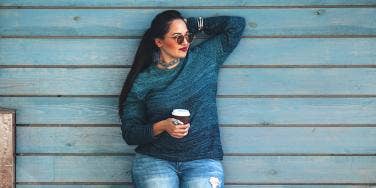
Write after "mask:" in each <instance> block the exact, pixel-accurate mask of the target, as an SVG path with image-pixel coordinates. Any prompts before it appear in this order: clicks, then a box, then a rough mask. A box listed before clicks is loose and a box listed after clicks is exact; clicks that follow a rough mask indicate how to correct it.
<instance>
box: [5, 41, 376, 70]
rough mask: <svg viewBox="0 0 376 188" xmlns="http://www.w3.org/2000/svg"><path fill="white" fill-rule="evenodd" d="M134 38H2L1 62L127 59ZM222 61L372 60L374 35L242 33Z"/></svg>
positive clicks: (108, 62) (364, 62) (302, 62)
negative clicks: (253, 35)
mask: <svg viewBox="0 0 376 188" xmlns="http://www.w3.org/2000/svg"><path fill="white" fill-rule="evenodd" d="M200 41H201V40H199V39H197V41H196V43H198V42H200ZM138 43H139V39H37V38H35V39H27V38H22V39H19V38H2V39H0V49H1V50H0V61H1V65H59V66H62V65H86V66H91V65H106V66H111V65H113V66H119V65H131V64H132V61H133V56H134V54H135V53H136V49H137V46H138ZM224 65H278V66H283V65H376V38H243V39H242V40H241V41H240V43H239V45H238V47H237V48H236V49H235V50H234V52H233V53H232V54H231V55H230V56H229V57H228V59H227V60H226V62H225V63H224Z"/></svg>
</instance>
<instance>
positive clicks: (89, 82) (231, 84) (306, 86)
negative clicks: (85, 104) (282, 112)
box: [0, 68, 376, 95]
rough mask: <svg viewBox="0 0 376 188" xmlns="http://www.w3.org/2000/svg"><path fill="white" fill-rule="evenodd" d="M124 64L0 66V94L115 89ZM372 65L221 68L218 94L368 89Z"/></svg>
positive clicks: (373, 89) (374, 72)
mask: <svg viewBox="0 0 376 188" xmlns="http://www.w3.org/2000/svg"><path fill="white" fill-rule="evenodd" d="M128 72H129V69H128V68H103V69H98V68H93V69H90V68H77V69H75V68H3V69H0V95H25V94H26V95H119V94H120V90H121V88H122V84H123V82H124V80H125V78H126V75H127V74H128ZM375 78H376V69H374V68H346V69H345V68H330V69H328V68H287V69H286V68H257V69H247V68H222V69H221V70H220V74H219V83H218V95H362V94H363V95H372V94H375V93H376V79H375Z"/></svg>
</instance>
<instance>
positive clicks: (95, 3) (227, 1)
mask: <svg viewBox="0 0 376 188" xmlns="http://www.w3.org/2000/svg"><path fill="white" fill-rule="evenodd" d="M312 5H320V6H322V5H332V6H333V5H375V1H374V0H357V1H348V0H325V1H323V0H315V1H313V0H304V1H302V0H289V1H280V0H268V1H263V0H253V1H242V0H222V1H214V0H197V1H194V2H193V1H179V0H168V1H147V0H138V1H134V0H107V1H101V0H91V1H86V0H63V1H48V0H38V1H32V0H2V1H1V2H0V6H89V7H155V8H158V7H161V6H162V7H166V6H173V7H186V6H188V7H192V6H193V7H205V6H215V7H218V6H226V7H227V6H230V7H231V6H312Z"/></svg>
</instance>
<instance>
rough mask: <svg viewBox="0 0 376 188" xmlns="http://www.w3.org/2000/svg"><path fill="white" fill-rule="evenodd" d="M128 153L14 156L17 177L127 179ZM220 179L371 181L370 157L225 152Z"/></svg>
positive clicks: (375, 165) (375, 167) (375, 160)
mask: <svg viewBox="0 0 376 188" xmlns="http://www.w3.org/2000/svg"><path fill="white" fill-rule="evenodd" d="M132 158H133V157H130V156H17V160H16V161H17V174H16V178H17V181H18V182H130V181H131V174H130V166H131V161H132ZM223 165H224V169H225V173H226V177H225V182H226V183H234V182H237V183H239V184H250V183H276V184H281V183H376V156H226V157H225V158H224V160H223Z"/></svg>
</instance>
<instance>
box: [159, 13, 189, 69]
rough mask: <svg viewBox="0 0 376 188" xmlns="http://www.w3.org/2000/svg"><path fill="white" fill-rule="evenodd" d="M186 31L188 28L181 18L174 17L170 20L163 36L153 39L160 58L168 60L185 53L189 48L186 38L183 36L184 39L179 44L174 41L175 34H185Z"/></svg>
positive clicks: (182, 55)
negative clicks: (167, 29)
mask: <svg viewBox="0 0 376 188" xmlns="http://www.w3.org/2000/svg"><path fill="white" fill-rule="evenodd" d="M187 33H188V29H187V26H186V24H185V22H184V21H183V20H181V19H175V20H173V21H172V22H171V24H170V28H169V31H168V32H167V33H166V34H165V35H164V38H163V39H161V38H157V39H155V40H154V41H155V44H156V45H157V46H158V47H159V49H160V51H161V58H162V60H164V61H166V62H170V61H172V60H174V59H176V58H184V57H185V56H186V55H187V51H188V48H189V43H188V41H187V39H186V38H185V37H184V41H183V43H181V44H178V42H177V41H176V37H177V36H179V35H183V36H186V35H187ZM174 37H175V38H174Z"/></svg>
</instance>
